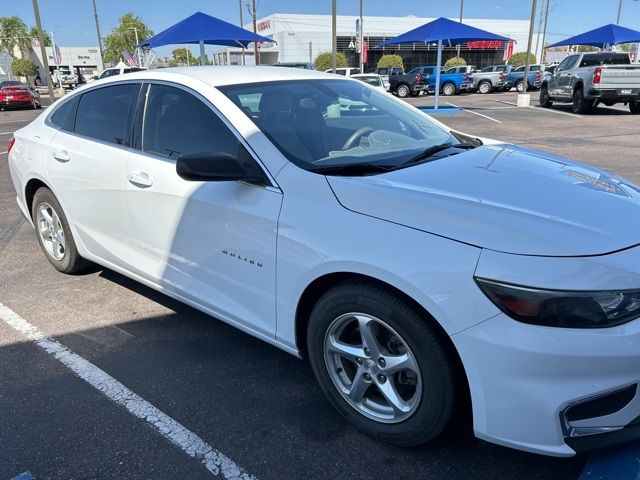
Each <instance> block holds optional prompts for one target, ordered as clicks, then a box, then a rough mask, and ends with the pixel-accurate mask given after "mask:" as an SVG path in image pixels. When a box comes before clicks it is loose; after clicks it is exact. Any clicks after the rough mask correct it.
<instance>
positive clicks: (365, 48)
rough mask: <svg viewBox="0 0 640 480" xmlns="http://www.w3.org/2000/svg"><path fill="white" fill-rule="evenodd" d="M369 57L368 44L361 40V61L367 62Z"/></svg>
mask: <svg viewBox="0 0 640 480" xmlns="http://www.w3.org/2000/svg"><path fill="white" fill-rule="evenodd" d="M368 59H369V44H368V43H367V42H362V63H367V60H368Z"/></svg>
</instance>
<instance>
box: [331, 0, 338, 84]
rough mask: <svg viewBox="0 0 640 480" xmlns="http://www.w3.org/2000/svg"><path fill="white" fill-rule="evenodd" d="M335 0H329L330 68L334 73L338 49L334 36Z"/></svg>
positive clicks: (335, 28)
mask: <svg viewBox="0 0 640 480" xmlns="http://www.w3.org/2000/svg"><path fill="white" fill-rule="evenodd" d="M336 11H337V7H336V0H331V68H332V72H333V73H336V52H337V51H338V39H337V37H336V35H337V33H336V30H337V27H336V16H337V13H336Z"/></svg>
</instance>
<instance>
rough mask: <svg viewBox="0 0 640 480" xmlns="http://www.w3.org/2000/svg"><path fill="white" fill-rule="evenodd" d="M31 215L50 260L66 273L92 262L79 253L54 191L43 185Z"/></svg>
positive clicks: (36, 195) (35, 196)
mask: <svg viewBox="0 0 640 480" xmlns="http://www.w3.org/2000/svg"><path fill="white" fill-rule="evenodd" d="M31 218H33V223H34V225H35V228H36V234H37V237H38V243H39V244H40V247H41V248H42V251H43V252H44V254H45V256H46V257H47V260H49V263H51V265H53V266H54V268H55V269H56V270H58V271H60V272H63V273H77V272H80V271H82V270H83V269H85V268H86V267H87V266H88V265H89V262H88V261H87V260H85V259H84V258H82V257H81V256H80V254H79V253H78V249H77V247H76V243H75V241H74V239H73V234H72V233H71V228H70V227H69V222H68V221H67V217H66V216H65V214H64V212H63V211H62V207H61V206H60V203H59V202H58V199H57V198H56V197H55V195H54V194H53V192H51V190H49V189H48V188H46V187H42V188H39V189H38V190H37V191H36V194H35V195H34V197H33V205H32V208H31Z"/></svg>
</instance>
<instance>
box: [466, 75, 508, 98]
mask: <svg viewBox="0 0 640 480" xmlns="http://www.w3.org/2000/svg"><path fill="white" fill-rule="evenodd" d="M511 87H512V85H511V83H509V79H508V75H507V73H506V71H505V70H490V71H485V70H484V69H483V70H482V71H479V72H475V73H473V74H472V75H471V88H470V89H471V90H476V91H478V93H482V94H487V93H492V92H494V91H496V90H497V91H507V90H510V89H511Z"/></svg>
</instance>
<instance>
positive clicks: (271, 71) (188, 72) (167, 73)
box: [89, 66, 347, 87]
mask: <svg viewBox="0 0 640 480" xmlns="http://www.w3.org/2000/svg"><path fill="white" fill-rule="evenodd" d="M180 78H192V79H196V80H200V81H201V82H203V83H207V84H209V85H211V86H214V87H218V86H224V85H242V84H249V83H256V82H274V81H285V80H310V79H318V80H326V79H327V74H326V73H324V72H318V71H316V70H305V69H301V68H280V67H271V66H259V67H254V66H201V67H169V68H161V69H154V70H142V71H139V72H131V73H127V76H126V79H127V80H166V81H174V82H179V81H180ZM331 78H332V79H337V78H339V77H338V76H337V75H336V76H335V77H331ZM340 78H343V79H344V80H345V81H346V80H347V79H346V78H344V77H340ZM123 80H124V78H122V77H115V76H114V77H107V78H104V79H101V80H98V81H99V82H101V83H102V84H106V83H110V82H115V81H123ZM94 84H95V82H92V83H90V84H89V85H94Z"/></svg>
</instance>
